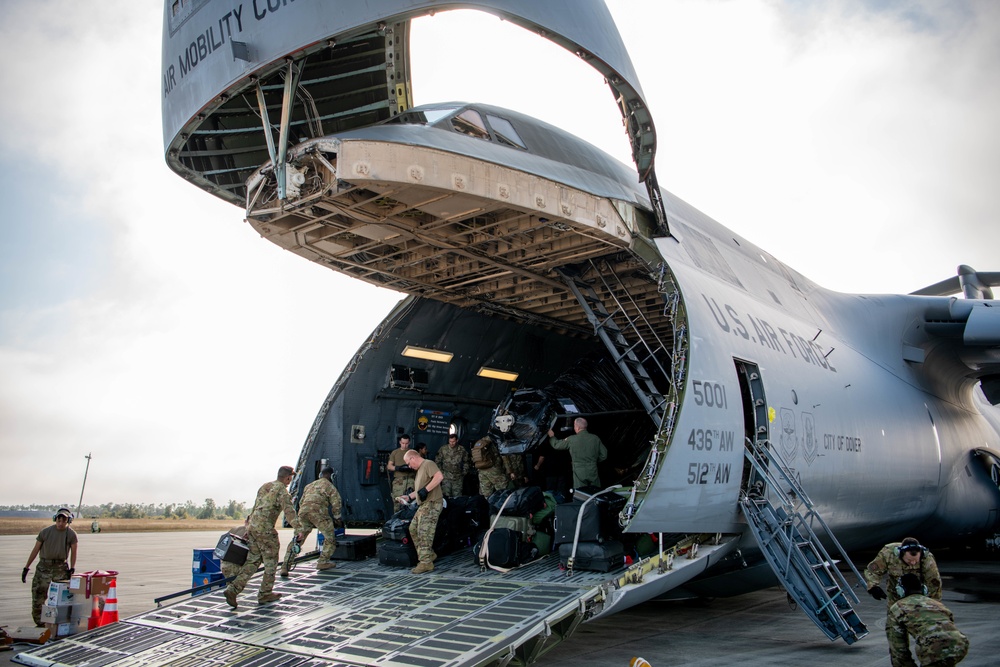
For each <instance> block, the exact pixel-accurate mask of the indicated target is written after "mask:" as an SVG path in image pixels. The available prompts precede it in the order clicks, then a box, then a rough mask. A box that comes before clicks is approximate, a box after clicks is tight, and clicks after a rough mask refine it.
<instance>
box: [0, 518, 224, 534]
mask: <svg viewBox="0 0 1000 667" xmlns="http://www.w3.org/2000/svg"><path fill="white" fill-rule="evenodd" d="M92 521H93V519H87V518H83V519H80V520H78V521H74V522H73V530H75V531H76V532H77V533H89V532H90V524H91V522H92ZM98 523H99V524H100V526H101V532H102V533H144V532H145V533H148V532H163V531H172V530H218V531H224V530H227V529H229V528H235V527H236V526H239V525H241V524H242V523H243V521H242V520H241V519H163V518H159V519H98ZM51 525H52V520H51V519H34V518H25V517H0V535H37V534H38V531H40V530H41V529H42V528H45V527H46V526H51Z"/></svg>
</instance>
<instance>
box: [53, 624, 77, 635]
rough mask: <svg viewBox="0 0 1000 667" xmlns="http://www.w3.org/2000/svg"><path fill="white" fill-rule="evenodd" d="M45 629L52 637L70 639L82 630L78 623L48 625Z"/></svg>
mask: <svg viewBox="0 0 1000 667" xmlns="http://www.w3.org/2000/svg"><path fill="white" fill-rule="evenodd" d="M45 627H46V629H47V630H48V631H49V633H50V634H49V636H50V637H68V636H70V635H73V634H76V633H77V632H79V630H80V625H79V624H78V623H46V624H45Z"/></svg>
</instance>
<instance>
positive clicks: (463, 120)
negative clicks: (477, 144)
mask: <svg viewBox="0 0 1000 667" xmlns="http://www.w3.org/2000/svg"><path fill="white" fill-rule="evenodd" d="M451 126H452V127H453V128H454V129H455V131H456V132H461V133H462V134H467V135H469V136H470V137H476V138H477V139H486V140H487V141H489V140H490V133H489V130H487V129H486V123H484V122H483V117H482V116H480V115H479V112H478V111H474V110H472V109H466V110H465V111H463V112H462V113H460V114H458V115H457V116H455V117H454V118H452V119H451Z"/></svg>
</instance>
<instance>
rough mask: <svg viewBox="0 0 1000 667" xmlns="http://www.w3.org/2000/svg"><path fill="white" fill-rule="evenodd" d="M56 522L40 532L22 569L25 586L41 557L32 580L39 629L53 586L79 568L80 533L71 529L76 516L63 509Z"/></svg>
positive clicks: (32, 605) (35, 613) (35, 616)
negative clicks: (77, 550)
mask: <svg viewBox="0 0 1000 667" xmlns="http://www.w3.org/2000/svg"><path fill="white" fill-rule="evenodd" d="M52 520H53V521H54V522H55V525H54V526H49V527H48V528H43V529H42V530H41V531H39V533H38V537H36V538H35V546H34V547H33V548H32V549H31V555H30V556H28V564H27V565H25V566H24V569H23V570H21V583H27V580H28V570H30V569H31V563H32V562H34V560H35V556H40V557H39V559H38V567H36V568H35V576H33V577H32V578H31V618H32V620H34V621H35V625H36V626H38V627H39V628H40V627H42V626H43V625H44V623H42V605H43V604H45V600H46V598H48V596H49V583H51V582H52V581H62V580H65V579H69V578H70V577H71V576H73V570H74V569H76V548H77V537H76V531H75V530H73V529H72V528H70V527H69V524H70V523H71V522H72V521H73V513H72V512H70V511H69V510H68V509H66V508H65V507H61V508H59V511H58V512H56V514H55V516H53V517H52ZM67 558H68V559H69V566H68V567H67V566H66V559H67Z"/></svg>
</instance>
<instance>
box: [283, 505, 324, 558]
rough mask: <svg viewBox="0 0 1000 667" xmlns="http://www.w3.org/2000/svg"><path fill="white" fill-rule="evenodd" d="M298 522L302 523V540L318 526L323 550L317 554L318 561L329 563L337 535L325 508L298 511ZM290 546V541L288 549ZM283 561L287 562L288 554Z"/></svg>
mask: <svg viewBox="0 0 1000 667" xmlns="http://www.w3.org/2000/svg"><path fill="white" fill-rule="evenodd" d="M299 523H301V524H302V532H301V533H300V534H301V535H302V541H303V542H305V541H306V538H307V537H309V533H311V532H312V530H313V528H319V532H321V533H323V551H321V552H320V554H319V560H318V561H316V562H317V564H318V563H329V562H330V556H332V555H333V551H334V549H336V548H337V537H336V533H335V531H336V528H335V527H334V525H333V519H331V518H330V514H329V513H328V512H326V511H325V510H322V511H316V512H310V511H309V510H301V511H299ZM291 548H292V544H291V542H289V544H288V549H289V551H290V550H291ZM285 562H286V563H287V562H289V560H288V556H287V554H286V556H285Z"/></svg>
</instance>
